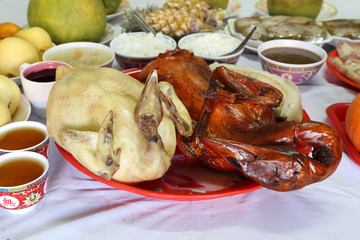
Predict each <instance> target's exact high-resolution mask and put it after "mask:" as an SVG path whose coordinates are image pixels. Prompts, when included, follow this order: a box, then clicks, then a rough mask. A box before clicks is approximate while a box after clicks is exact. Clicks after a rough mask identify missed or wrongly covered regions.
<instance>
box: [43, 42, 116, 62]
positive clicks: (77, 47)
mask: <svg viewBox="0 0 360 240" xmlns="http://www.w3.org/2000/svg"><path fill="white" fill-rule="evenodd" d="M82 49H94V50H95V51H101V52H104V53H106V54H108V55H109V56H110V57H109V58H108V60H105V61H103V62H102V63H99V64H97V65H91V66H88V65H86V67H111V66H112V63H113V61H114V58H115V53H114V51H113V50H112V49H111V48H109V47H108V46H105V45H103V44H100V43H93V42H71V43H64V44H60V45H57V46H54V47H52V48H50V49H48V50H47V51H46V52H45V53H44V55H43V60H44V61H61V62H65V63H68V64H70V65H72V64H71V63H70V62H69V61H67V60H63V59H58V58H57V57H56V55H57V54H58V53H59V52H61V51H68V50H74V52H75V51H82ZM96 54H98V53H96ZM72 66H73V67H77V66H74V65H72Z"/></svg>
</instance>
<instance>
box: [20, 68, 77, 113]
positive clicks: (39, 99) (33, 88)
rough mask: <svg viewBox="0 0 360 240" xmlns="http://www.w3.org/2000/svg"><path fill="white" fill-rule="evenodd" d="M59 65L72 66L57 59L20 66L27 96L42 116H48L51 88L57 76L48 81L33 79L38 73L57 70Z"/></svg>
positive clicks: (22, 82) (36, 111)
mask: <svg viewBox="0 0 360 240" xmlns="http://www.w3.org/2000/svg"><path fill="white" fill-rule="evenodd" d="M58 66H68V67H71V66H70V65H69V64H67V63H64V62H56V61H45V62H36V63H33V64H28V63H24V64H22V65H21V66H20V78H21V84H22V87H23V90H24V94H25V97H26V98H27V99H28V100H29V101H30V103H31V106H32V108H33V109H34V111H35V113H36V115H38V116H39V117H41V118H45V117H46V104H47V100H48V98H49V94H50V91H51V88H52V87H53V85H54V84H55V81H54V80H55V78H54V80H53V81H46V82H38V81H35V80H31V79H32V77H33V76H34V75H36V74H37V73H41V72H42V71H43V72H44V71H47V70H48V71H51V70H55V69H56V68H57V67H58Z"/></svg>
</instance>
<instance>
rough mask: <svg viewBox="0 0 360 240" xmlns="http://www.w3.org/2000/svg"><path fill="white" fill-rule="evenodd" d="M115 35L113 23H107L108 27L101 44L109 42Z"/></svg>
mask: <svg viewBox="0 0 360 240" xmlns="http://www.w3.org/2000/svg"><path fill="white" fill-rule="evenodd" d="M113 37H114V28H113V26H111V24H109V23H106V28H105V32H104V35H103V37H102V38H101V39H100V40H99V43H101V44H107V43H109V42H110V41H111V40H112V39H113Z"/></svg>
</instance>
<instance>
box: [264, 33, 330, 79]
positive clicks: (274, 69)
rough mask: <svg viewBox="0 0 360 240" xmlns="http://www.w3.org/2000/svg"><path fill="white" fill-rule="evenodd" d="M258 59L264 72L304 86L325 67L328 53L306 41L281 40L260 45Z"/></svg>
mask: <svg viewBox="0 0 360 240" xmlns="http://www.w3.org/2000/svg"><path fill="white" fill-rule="evenodd" d="M257 51H258V57H259V61H260V63H261V67H262V68H263V70H265V71H268V72H270V73H274V74H276V75H279V76H280V77H284V78H287V79H290V80H292V81H293V82H294V83H296V84H302V83H305V82H307V81H309V80H310V79H312V78H313V77H314V76H315V75H316V74H317V73H318V72H319V70H320V69H321V67H322V66H323V65H324V63H325V61H326V58H327V53H326V51H325V50H324V49H322V48H321V47H319V46H317V45H315V44H313V43H308V42H304V41H299V40H291V39H281V40H271V41H267V42H264V43H262V44H260V46H259V47H258V50H257Z"/></svg>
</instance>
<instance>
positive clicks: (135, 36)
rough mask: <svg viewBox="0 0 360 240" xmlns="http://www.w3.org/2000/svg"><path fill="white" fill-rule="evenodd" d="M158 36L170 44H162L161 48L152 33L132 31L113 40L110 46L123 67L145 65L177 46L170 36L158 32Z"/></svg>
mask: <svg viewBox="0 0 360 240" xmlns="http://www.w3.org/2000/svg"><path fill="white" fill-rule="evenodd" d="M156 38H160V39H162V40H165V42H166V43H167V44H168V45H167V46H166V45H165V47H164V48H163V46H164V44H161V49H162V50H161V49H160V48H159V44H158V43H155V41H156V40H154V36H153V35H152V34H151V33H146V32H132V33H122V34H120V35H119V36H117V37H116V38H114V39H113V40H111V42H110V48H111V49H112V50H113V51H114V52H115V59H116V61H117V63H118V64H119V66H120V67H121V68H123V69H128V68H134V67H144V66H145V65H146V64H148V63H149V62H150V61H152V60H155V59H156V58H157V57H158V55H159V54H161V53H164V52H165V51H166V50H174V49H175V48H176V47H177V44H176V41H175V40H174V39H173V38H171V37H169V36H166V35H163V34H157V35H156ZM162 40H160V41H162ZM122 48H126V49H127V50H124V51H128V52H122V51H121V50H122ZM145 49H152V51H151V52H150V51H149V52H146V50H145ZM154 49H156V50H154ZM130 52H131V53H130ZM145 52H146V53H145Z"/></svg>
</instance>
